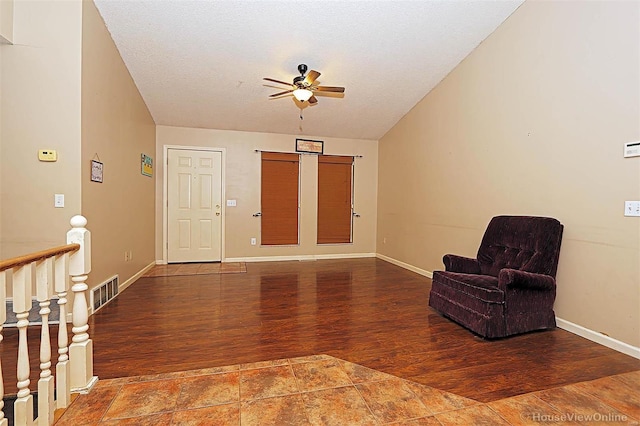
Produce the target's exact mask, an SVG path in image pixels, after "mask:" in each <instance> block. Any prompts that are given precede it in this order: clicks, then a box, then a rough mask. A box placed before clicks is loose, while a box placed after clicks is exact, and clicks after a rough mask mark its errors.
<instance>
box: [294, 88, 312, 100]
mask: <svg viewBox="0 0 640 426" xmlns="http://www.w3.org/2000/svg"><path fill="white" fill-rule="evenodd" d="M293 96H295V98H296V99H297V100H299V101H300V102H306V101H308V100H309V98H310V97H311V96H313V92H312V91H311V90H309V89H296V90H294V91H293Z"/></svg>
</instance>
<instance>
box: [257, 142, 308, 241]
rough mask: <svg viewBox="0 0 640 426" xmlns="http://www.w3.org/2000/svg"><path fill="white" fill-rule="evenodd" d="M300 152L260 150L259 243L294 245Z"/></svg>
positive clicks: (296, 236)
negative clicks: (260, 215)
mask: <svg viewBox="0 0 640 426" xmlns="http://www.w3.org/2000/svg"><path fill="white" fill-rule="evenodd" d="M299 164H300V155H299V154H286V153H278V152H263V153H262V178H261V201H260V202H261V212H262V218H261V219H262V220H261V235H260V239H261V241H260V243H261V244H262V245H267V246H268V245H289V244H298V182H299V171H300V167H299Z"/></svg>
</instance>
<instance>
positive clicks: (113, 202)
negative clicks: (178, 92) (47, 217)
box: [81, 1, 155, 287]
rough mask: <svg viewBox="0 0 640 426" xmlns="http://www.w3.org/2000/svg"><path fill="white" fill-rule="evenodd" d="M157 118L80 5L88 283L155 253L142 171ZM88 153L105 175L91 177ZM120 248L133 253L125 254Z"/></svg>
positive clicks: (98, 23)
mask: <svg viewBox="0 0 640 426" xmlns="http://www.w3.org/2000/svg"><path fill="white" fill-rule="evenodd" d="M154 151H155V123H154V121H153V119H152V118H151V115H150V114H149V111H148V109H147V107H146V105H145V103H144V101H143V100H142V97H141V96H140V93H139V92H138V89H137V88H136V86H135V84H134V83H133V79H132V78H131V76H130V75H129V72H128V70H127V68H126V67H125V65H124V62H123V61H122V59H121V57H120V54H119V53H118V50H117V49H116V47H115V44H114V43H113V41H112V39H111V36H110V35H109V32H108V31H107V28H106V27H105V25H104V22H103V21H102V17H101V16H100V15H99V13H98V11H97V9H96V7H95V5H94V4H93V2H89V1H86V2H84V3H83V13H82V159H81V163H82V213H83V215H84V216H85V217H86V218H87V220H88V225H87V226H88V227H89V229H91V232H92V243H93V246H92V260H93V263H92V267H93V270H92V272H91V274H90V276H89V284H90V287H93V286H94V285H96V284H100V283H102V282H103V281H104V280H106V279H107V278H110V277H111V276H113V275H114V274H116V273H117V274H119V276H120V283H121V284H122V283H123V282H124V281H126V280H128V279H129V278H131V277H132V276H133V275H134V274H136V273H137V272H139V271H140V270H141V269H143V268H144V267H145V266H147V265H149V264H150V263H152V262H154V261H155V254H154V238H155V236H154V232H155V228H154V225H155V224H154V209H155V206H154V201H155V200H154V188H155V177H153V178H150V177H147V176H143V175H142V174H141V173H140V170H141V167H140V155H141V154H142V153H145V154H147V155H150V156H152V157H153V156H154ZM94 157H99V159H100V161H101V162H102V163H103V164H104V181H103V183H97V182H91V179H90V165H91V160H92V159H94ZM125 251H131V252H132V254H133V257H132V260H131V261H128V262H125V260H124V253H125Z"/></svg>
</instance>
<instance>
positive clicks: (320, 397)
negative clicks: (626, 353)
mask: <svg viewBox="0 0 640 426" xmlns="http://www.w3.org/2000/svg"><path fill="white" fill-rule="evenodd" d="M639 419H640V371H636V372H633V373H627V374H622V375H618V376H611V377H605V378H602V379H598V380H594V381H591V382H584V383H577V384H574V385H570V386H565V387H562V388H556V389H550V390H545V391H541V392H535V393H531V394H526V395H519V396H516V397H513V398H507V399H503V400H500V401H494V402H490V403H487V404H482V403H479V402H477V401H474V400H471V399H467V398H463V397H461V396H458V395H454V394H451V393H448V392H444V391H440V390H438V389H434V388H431V387H429V386H424V385H421V384H418V383H414V382H410V381H407V380H403V379H399V378H397V377H395V376H391V375H388V374H386V373H382V372H379V371H376V370H371V369H369V368H366V367H363V366H360V365H358V364H353V363H351V362H347V361H343V360H340V359H337V358H333V357H330V356H328V355H316V356H310V357H302V358H293V359H282V360H276V361H265V362H259V363H253V364H240V365H232V366H227V367H216V368H210V369H205V370H194V371H185V372H178V373H168V374H161V375H154V376H138V377H128V378H121V379H110V380H101V381H100V382H98V384H97V385H96V387H95V388H94V389H93V390H92V391H91V393H89V394H88V395H80V396H78V397H77V398H76V399H75V400H74V402H73V403H72V404H71V406H70V407H69V408H68V409H67V411H66V412H65V413H64V414H63V415H62V417H61V418H60V420H59V421H58V422H57V424H58V425H60V426H63V425H70V426H80V425H136V426H144V425H207V426H210V425H234V426H238V425H241V426H247V425H276V426H286V425H294V426H301V425H337V426H350V425H442V426H447V425H529V424H538V425H539V424H612V425H613V424H623V425H638V424H639V423H638V420H639Z"/></svg>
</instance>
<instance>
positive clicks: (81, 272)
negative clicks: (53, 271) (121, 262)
mask: <svg viewBox="0 0 640 426" xmlns="http://www.w3.org/2000/svg"><path fill="white" fill-rule="evenodd" d="M70 223H71V227H72V228H71V230H69V232H67V244H80V249H79V250H78V251H77V252H75V253H73V254H72V255H71V256H70V258H69V275H70V276H71V282H72V283H73V286H72V287H71V291H72V292H73V310H72V313H73V328H72V329H71V331H72V332H73V338H72V339H71V340H72V343H71V345H70V346H69V364H70V367H71V392H81V393H86V392H88V391H89V390H90V389H91V387H93V385H94V384H95V382H96V381H97V380H98V378H97V377H94V376H93V342H92V340H91V339H90V338H89V333H88V330H89V324H88V322H89V313H88V305H87V294H86V293H87V289H88V288H89V287H88V286H87V284H86V281H87V274H88V273H89V272H91V232H89V230H88V229H87V228H85V226H86V225H87V219H85V218H84V217H83V216H80V215H77V216H74V217H72V218H71V222H70ZM61 320H62V318H61Z"/></svg>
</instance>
